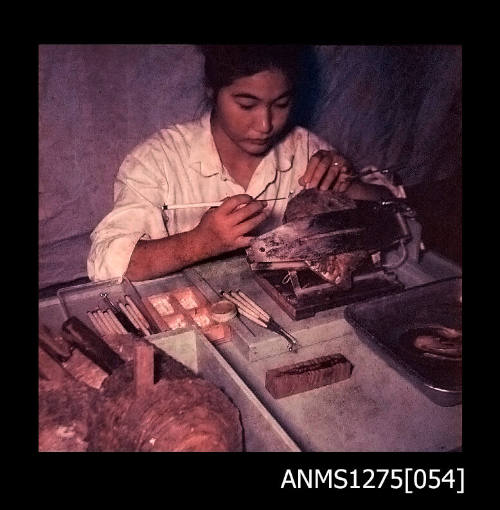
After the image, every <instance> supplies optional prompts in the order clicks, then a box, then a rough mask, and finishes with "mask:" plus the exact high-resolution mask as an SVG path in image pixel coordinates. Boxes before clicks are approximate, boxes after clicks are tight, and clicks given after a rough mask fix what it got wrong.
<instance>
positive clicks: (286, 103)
mask: <svg viewBox="0 0 500 510" xmlns="http://www.w3.org/2000/svg"><path fill="white" fill-rule="evenodd" d="M289 105H290V101H285V102H284V103H275V105H274V106H276V107H278V108H288V106H289Z"/></svg>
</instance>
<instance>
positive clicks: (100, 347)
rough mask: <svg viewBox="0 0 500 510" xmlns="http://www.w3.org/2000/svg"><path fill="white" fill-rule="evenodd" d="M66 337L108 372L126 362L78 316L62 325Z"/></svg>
mask: <svg viewBox="0 0 500 510" xmlns="http://www.w3.org/2000/svg"><path fill="white" fill-rule="evenodd" d="M62 333H63V336H64V338H65V339H66V340H67V341H68V342H69V343H70V344H72V345H74V346H75V347H76V348H77V349H78V350H79V351H81V352H82V354H84V355H85V356H87V357H88V358H89V359H91V360H92V361H93V362H94V363H95V364H96V365H98V366H99V367H100V368H102V369H103V370H104V371H105V372H107V373H108V374H111V372H113V370H114V369H115V368H118V367H119V366H120V365H122V364H123V363H124V361H123V359H122V358H121V357H120V356H118V354H116V352H115V351H113V349H111V347H109V345H108V344H107V343H106V342H105V341H104V340H102V338H100V337H98V336H97V335H96V334H95V333H94V332H93V331H92V330H91V329H90V328H88V327H87V326H86V325H85V324H84V323H83V322H82V321H81V320H80V319H78V318H77V317H70V318H69V319H68V320H67V321H65V322H64V323H63V325H62Z"/></svg>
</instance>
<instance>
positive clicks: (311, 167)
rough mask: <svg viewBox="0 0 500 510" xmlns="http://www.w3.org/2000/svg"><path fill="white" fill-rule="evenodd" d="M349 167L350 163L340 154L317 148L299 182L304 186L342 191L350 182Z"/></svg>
mask: <svg viewBox="0 0 500 510" xmlns="http://www.w3.org/2000/svg"><path fill="white" fill-rule="evenodd" d="M350 168H351V165H350V163H349V162H348V161H347V159H346V158H344V156H342V154H339V153H338V152H336V151H327V150H319V151H318V152H316V153H315V154H314V155H313V156H312V157H311V159H310V160H309V163H308V164H307V168H306V171H305V173H304V175H303V176H302V177H301V178H300V179H299V184H300V185H301V186H305V188H319V189H320V190H322V191H325V190H327V189H331V190H333V191H338V192H340V193H342V192H344V191H346V190H347V188H348V187H349V185H350V184H351V179H350V176H351V173H350Z"/></svg>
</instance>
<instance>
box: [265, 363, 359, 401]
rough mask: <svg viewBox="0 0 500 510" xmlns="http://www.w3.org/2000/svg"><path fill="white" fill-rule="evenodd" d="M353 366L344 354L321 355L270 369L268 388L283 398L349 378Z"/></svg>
mask: <svg viewBox="0 0 500 510" xmlns="http://www.w3.org/2000/svg"><path fill="white" fill-rule="evenodd" d="M352 368H353V366H352V364H351V362H350V361H349V360H348V359H347V358H345V357H344V356H343V355H342V354H331V355H329V356H320V357H318V358H313V359H310V360H307V361H301V362H299V363H294V364H292V365H286V366H284V367H279V368H274V369H272V370H268V371H267V372H266V388H267V390H268V391H269V393H271V395H272V396H273V397H274V398H283V397H287V396H289V395H294V394H296V393H302V392H304V391H308V390H312V389H314V388H319V387H320V386H326V385H327V384H333V383H336V382H338V381H343V380H344V379H348V378H349V377H351V372H352Z"/></svg>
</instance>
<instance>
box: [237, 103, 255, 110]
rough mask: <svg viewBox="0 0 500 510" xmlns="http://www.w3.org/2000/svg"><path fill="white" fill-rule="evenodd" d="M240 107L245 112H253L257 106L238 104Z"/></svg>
mask: <svg viewBox="0 0 500 510" xmlns="http://www.w3.org/2000/svg"><path fill="white" fill-rule="evenodd" d="M238 106H239V107H240V108H242V109H243V110H251V109H252V108H253V107H254V106H255V105H253V104H241V103H238Z"/></svg>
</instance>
